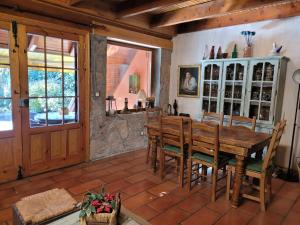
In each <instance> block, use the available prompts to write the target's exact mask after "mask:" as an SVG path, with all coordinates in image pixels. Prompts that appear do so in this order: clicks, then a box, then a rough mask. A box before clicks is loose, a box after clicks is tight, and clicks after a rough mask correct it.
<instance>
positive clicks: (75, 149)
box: [68, 129, 82, 156]
mask: <svg viewBox="0 0 300 225" xmlns="http://www.w3.org/2000/svg"><path fill="white" fill-rule="evenodd" d="M80 130H81V129H72V130H69V133H68V142H69V148H68V150H69V155H70V156H72V155H77V154H79V153H80V150H81V138H82V137H81V135H80Z"/></svg>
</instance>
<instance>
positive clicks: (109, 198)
mask: <svg viewBox="0 0 300 225" xmlns="http://www.w3.org/2000/svg"><path fill="white" fill-rule="evenodd" d="M114 198H115V195H113V194H106V195H105V196H104V200H105V201H107V202H108V201H112V200H114Z"/></svg>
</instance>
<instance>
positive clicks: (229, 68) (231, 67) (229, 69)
mask: <svg viewBox="0 0 300 225" xmlns="http://www.w3.org/2000/svg"><path fill="white" fill-rule="evenodd" d="M233 73H234V64H230V65H228V66H227V67H226V80H233Z"/></svg>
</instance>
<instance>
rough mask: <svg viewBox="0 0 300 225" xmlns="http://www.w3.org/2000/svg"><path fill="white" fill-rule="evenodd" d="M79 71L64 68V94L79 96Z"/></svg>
mask: <svg viewBox="0 0 300 225" xmlns="http://www.w3.org/2000/svg"><path fill="white" fill-rule="evenodd" d="M77 86H78V85H77V71H76V70H64V95H65V96H77Z"/></svg>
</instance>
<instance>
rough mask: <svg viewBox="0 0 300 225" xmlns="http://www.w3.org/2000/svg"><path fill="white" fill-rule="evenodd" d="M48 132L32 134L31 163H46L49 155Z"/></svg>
mask: <svg viewBox="0 0 300 225" xmlns="http://www.w3.org/2000/svg"><path fill="white" fill-rule="evenodd" d="M46 134H47V133H42V134H34V135H31V136H30V162H31V165H34V164H37V163H44V162H45V161H46V156H47V136H46Z"/></svg>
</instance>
